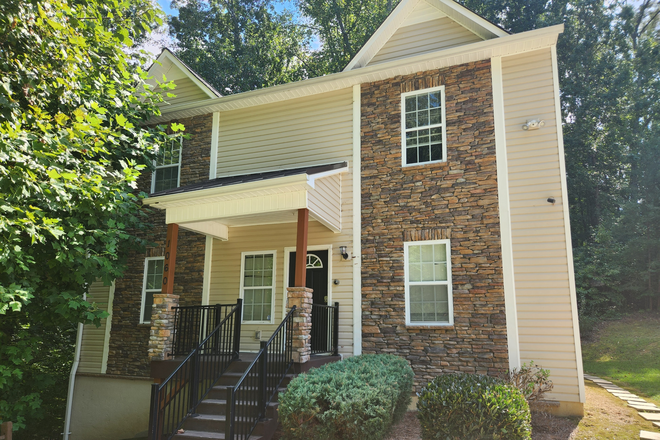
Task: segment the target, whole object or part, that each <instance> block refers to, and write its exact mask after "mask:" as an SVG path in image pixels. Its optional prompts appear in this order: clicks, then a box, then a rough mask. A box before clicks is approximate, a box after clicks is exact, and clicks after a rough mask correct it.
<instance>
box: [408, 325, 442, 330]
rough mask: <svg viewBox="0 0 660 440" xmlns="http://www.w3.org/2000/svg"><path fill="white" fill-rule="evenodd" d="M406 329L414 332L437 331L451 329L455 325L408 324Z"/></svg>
mask: <svg viewBox="0 0 660 440" xmlns="http://www.w3.org/2000/svg"><path fill="white" fill-rule="evenodd" d="M406 328H409V329H412V330H435V329H442V330H445V329H451V328H454V324H406Z"/></svg>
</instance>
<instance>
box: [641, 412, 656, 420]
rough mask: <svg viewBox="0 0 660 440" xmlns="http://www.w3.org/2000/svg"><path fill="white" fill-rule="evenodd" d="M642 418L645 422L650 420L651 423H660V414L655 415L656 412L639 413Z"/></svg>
mask: <svg viewBox="0 0 660 440" xmlns="http://www.w3.org/2000/svg"><path fill="white" fill-rule="evenodd" d="M639 415H640V416H642V418H644V419H645V420H648V421H649V422H660V413H655V412H640V413H639Z"/></svg>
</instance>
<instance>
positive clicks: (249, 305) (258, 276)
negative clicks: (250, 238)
mask: <svg viewBox="0 0 660 440" xmlns="http://www.w3.org/2000/svg"><path fill="white" fill-rule="evenodd" d="M242 258H243V261H242V264H241V294H242V295H241V296H242V297H243V322H249V323H264V324H266V323H267V324H270V323H272V322H273V316H274V312H275V301H274V295H273V294H274V292H275V251H267V252H252V253H247V252H244V253H243V254H242Z"/></svg>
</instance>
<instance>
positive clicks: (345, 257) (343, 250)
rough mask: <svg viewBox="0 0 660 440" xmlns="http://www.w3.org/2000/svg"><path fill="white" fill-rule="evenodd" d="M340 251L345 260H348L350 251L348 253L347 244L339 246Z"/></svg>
mask: <svg viewBox="0 0 660 440" xmlns="http://www.w3.org/2000/svg"><path fill="white" fill-rule="evenodd" d="M339 253H340V254H341V257H342V258H343V259H344V260H348V253H346V246H339Z"/></svg>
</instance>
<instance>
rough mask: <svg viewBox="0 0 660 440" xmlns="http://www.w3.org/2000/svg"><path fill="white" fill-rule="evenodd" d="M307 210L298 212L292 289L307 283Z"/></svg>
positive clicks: (303, 209)
mask: <svg viewBox="0 0 660 440" xmlns="http://www.w3.org/2000/svg"><path fill="white" fill-rule="evenodd" d="M308 229H309V210H308V209H307V208H302V209H299V210H298V235H297V237H296V277H295V280H294V287H305V284H306V283H307V231H308Z"/></svg>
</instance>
